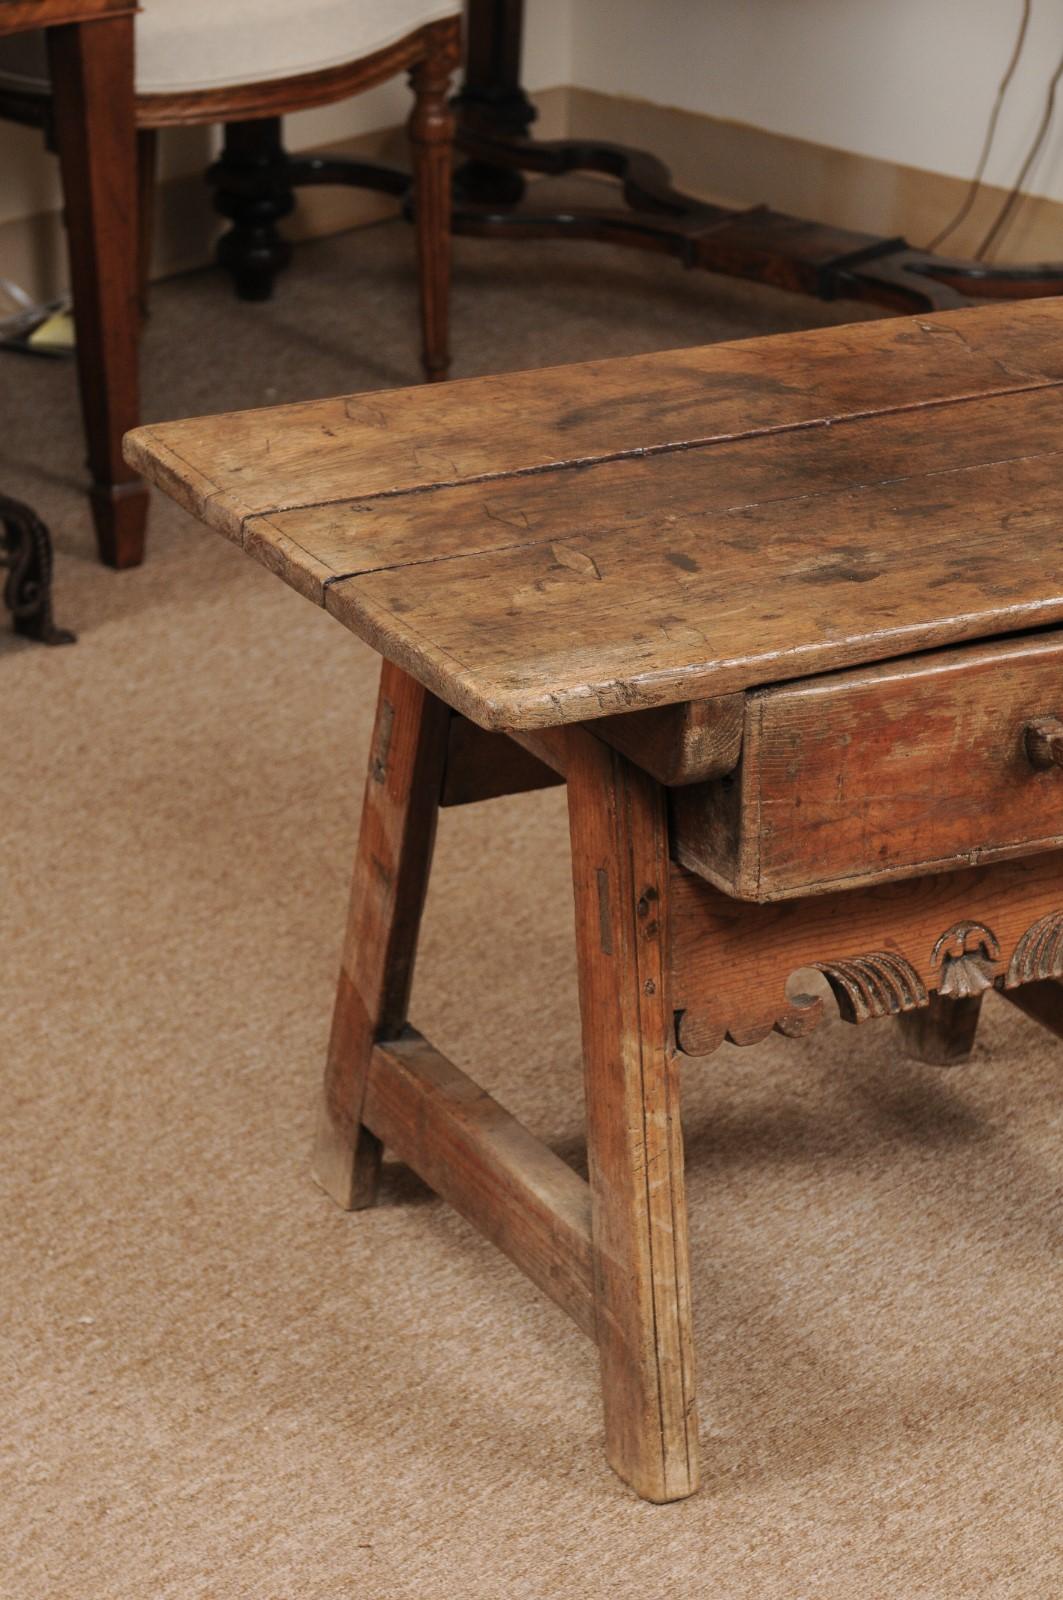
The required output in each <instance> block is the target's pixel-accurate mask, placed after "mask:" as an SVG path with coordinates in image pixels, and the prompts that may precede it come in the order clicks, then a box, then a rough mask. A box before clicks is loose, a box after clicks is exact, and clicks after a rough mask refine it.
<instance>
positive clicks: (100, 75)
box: [48, 17, 148, 567]
mask: <svg viewBox="0 0 1063 1600" xmlns="http://www.w3.org/2000/svg"><path fill="white" fill-rule="evenodd" d="M48 50H49V60H50V63H51V74H52V83H53V86H54V96H55V131H56V144H57V146H58V150H59V162H60V166H61V169H62V174H63V204H64V208H65V213H66V225H67V235H68V240H69V245H70V281H71V286H72V288H73V295H74V319H75V323H76V326H77V360H78V379H79V383H80V386H81V409H82V412H83V415H84V419H85V438H86V442H87V445H88V457H89V470H90V472H91V474H92V489H91V499H92V512H93V517H94V520H95V523H96V540H97V544H98V546H99V551H100V559H101V560H102V561H105V562H107V563H108V565H109V566H112V567H135V566H136V565H137V564H138V563H139V562H140V561H142V560H143V558H144V530H145V525H146V522H147V514H148V488H147V484H145V483H144V482H143V481H142V480H141V479H140V478H139V477H138V476H137V474H136V473H135V472H134V471H133V468H132V467H131V466H129V465H128V463H127V462H126V460H125V459H124V457H123V455H122V435H123V434H124V433H126V432H127V430H128V429H130V428H135V427H136V425H137V423H138V422H139V421H140V416H139V405H140V401H139V375H138V371H137V362H138V343H139V335H140V314H139V306H138V299H139V281H138V277H139V274H138V261H139V254H140V252H139V248H138V239H139V227H138V219H137V144H136V128H135V122H134V109H133V18H132V17H114V18H110V19H100V20H98V21H94V22H86V23H80V24H69V25H67V26H64V27H58V28H50V29H49V30H48Z"/></svg>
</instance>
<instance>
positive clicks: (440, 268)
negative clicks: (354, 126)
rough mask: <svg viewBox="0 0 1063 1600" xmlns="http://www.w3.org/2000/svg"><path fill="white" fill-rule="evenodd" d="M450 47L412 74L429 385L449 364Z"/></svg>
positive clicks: (424, 353) (424, 343)
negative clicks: (448, 92)
mask: <svg viewBox="0 0 1063 1600" xmlns="http://www.w3.org/2000/svg"><path fill="white" fill-rule="evenodd" d="M450 73H451V58H450V53H449V46H446V44H445V41H444V46H443V47H441V48H440V49H439V50H438V51H437V52H436V53H434V54H432V55H429V56H426V57H425V58H424V60H423V61H419V62H418V63H417V65H416V66H415V67H413V68H412V69H411V71H410V85H411V87H412V89H413V93H414V105H413V111H412V113H411V115H410V123H409V134H410V145H411V147H412V151H413V203H414V222H415V224H416V227H417V272H418V280H419V284H420V297H421V339H422V357H421V358H422V361H423V364H424V373H425V377H426V379H427V380H428V382H429V383H433V382H436V381H438V380H439V379H440V378H445V377H446V375H447V368H448V367H449V366H450V348H449V345H450V331H449V319H450V252H451V244H450V207H451V195H450V181H451V167H452V155H453V149H454V117H453V114H452V112H451V110H450V107H449V106H448V104H447V90H448V88H449V87H450Z"/></svg>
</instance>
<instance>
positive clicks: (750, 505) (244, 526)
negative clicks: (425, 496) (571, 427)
mask: <svg viewBox="0 0 1063 1600" xmlns="http://www.w3.org/2000/svg"><path fill="white" fill-rule="evenodd" d="M647 453H649V452H647ZM653 453H655V454H661V453H662V452H660V451H656V452H653ZM1061 454H1063V451H1059V450H1034V451H1029V452H1027V453H1023V454H1019V455H1014V456H998V457H995V458H994V459H993V460H992V461H978V462H974V463H972V464H971V465H969V466H964V467H933V468H931V469H930V470H929V471H927V472H908V473H899V474H897V476H896V477H892V478H876V479H874V480H872V481H869V482H866V483H846V484H839V485H838V486H837V487H835V488H831V489H821V490H815V491H812V492H810V493H808V494H791V495H779V496H777V497H776V498H775V499H765V500H748V501H742V502H741V503H737V504H735V505H733V506H723V507H721V509H720V510H719V511H713V512H710V513H709V514H708V518H707V520H708V521H709V522H710V523H712V522H716V521H718V520H719V521H722V520H723V519H724V518H725V517H732V516H737V515H738V514H739V512H743V511H759V510H766V509H768V508H769V507H776V506H779V507H782V506H794V505H798V504H810V503H811V502H812V501H814V500H823V501H827V500H830V499H832V498H834V497H837V496H840V495H854V494H864V493H867V492H869V491H871V490H874V489H889V488H893V487H895V486H897V485H899V484H903V483H916V482H919V481H920V480H925V481H929V480H931V479H933V478H946V477H958V476H959V475H960V474H961V473H964V472H985V471H988V470H990V469H991V468H994V467H1008V466H1015V465H1017V464H1021V463H1023V462H1027V461H1049V460H1051V459H1052V458H1053V457H1055V456H1059V455H1061ZM617 459H625V460H628V459H631V457H623V458H617ZM605 464H607V462H606V461H604V460H603V461H602V462H598V461H595V462H591V463H581V465H590V466H599V465H605ZM531 470H533V469H529V474H530V472H531ZM534 470H535V471H539V470H540V469H538V468H536V469H534ZM542 470H545V469H542ZM529 474H519V476H527V475H529ZM515 476H518V475H517V474H515ZM479 481H481V480H479V479H475V478H467V479H464V480H462V481H461V482H460V483H453V484H439V485H437V487H438V488H440V489H462V488H465V487H467V486H474V485H475V484H476V483H477V482H479ZM404 492H405V491H400V493H404ZM352 503H354V502H353V501H351V500H345V501H343V500H340V501H329V502H328V504H330V505H347V504H352ZM357 503H358V504H359V505H360V504H362V503H363V502H362V500H361V499H360V498H359V499H358V500H357ZM314 509H315V507H313V506H293V507H289V508H287V510H288V512H291V511H312V510H314ZM285 514H287V512H285V511H284V509H283V508H282V509H281V511H280V512H273V511H255V512H252V513H249V514H248V516H246V517H245V518H244V519H243V521H242V522H241V524H240V542H241V545H244V544H246V537H247V530H248V529H249V528H250V526H251V524H252V523H254V522H266V523H268V522H269V521H270V518H271V517H274V516H277V515H285ZM270 525H271V526H274V525H273V524H270ZM274 531H275V532H276V533H277V534H279V535H280V536H281V537H282V538H285V539H288V540H290V542H291V543H292V544H293V545H295V546H297V548H298V549H301V550H302V549H304V546H302V545H299V544H298V541H297V540H295V539H293V538H292V537H291V535H290V534H288V533H285V532H284V531H283V529H281V528H279V527H275V526H274ZM608 531H613V532H615V531H616V530H608ZM608 531H607V533H608ZM607 533H606V534H601V535H599V537H607ZM573 537H575V535H571V534H570V535H560V536H558V535H556V534H554V535H550V534H547V535H544V536H543V537H541V538H537V539H516V540H514V541H513V543H512V544H500V545H488V546H484V547H483V548H481V549H476V550H455V551H452V552H451V554H449V555H434V556H422V557H420V558H418V559H415V560H406V561H391V562H385V563H384V564H383V565H382V566H376V567H353V568H352V569H351V570H350V571H349V572H335V571H334V572H333V573H332V575H331V576H330V577H327V578H323V579H322V580H321V582H322V587H323V588H326V589H328V588H330V587H331V586H332V585H333V584H334V583H344V582H346V581H347V580H348V579H351V578H372V577H376V576H378V575H379V574H381V573H385V572H405V571H407V570H410V569H412V568H414V567H435V566H445V565H446V564H447V563H448V562H452V561H477V560H486V559H487V558H488V557H494V556H505V555H512V554H513V553H514V552H516V551H519V550H536V549H541V548H543V547H545V546H549V545H554V544H558V543H561V544H565V543H567V542H569V541H570V540H571V539H572V538H573ZM305 554H306V556H307V559H308V560H315V561H321V557H320V556H313V555H312V554H311V552H310V551H305ZM323 564H324V563H323V562H322V565H323Z"/></svg>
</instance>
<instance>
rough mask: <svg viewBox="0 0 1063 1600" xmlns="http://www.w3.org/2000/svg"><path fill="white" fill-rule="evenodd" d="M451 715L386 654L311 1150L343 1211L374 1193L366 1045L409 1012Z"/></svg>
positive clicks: (390, 1033)
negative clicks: (365, 1110) (366, 1116)
mask: <svg viewBox="0 0 1063 1600" xmlns="http://www.w3.org/2000/svg"><path fill="white" fill-rule="evenodd" d="M449 726H450V712H449V710H448V709H447V707H446V706H445V705H443V703H442V701H440V700H437V699H436V698H435V696H434V695H431V694H429V692H428V690H427V689H423V688H422V687H421V685H420V684H419V683H416V682H415V681H414V680H413V679H412V678H410V677H407V675H406V674H405V673H404V672H402V671H401V670H400V668H398V667H396V666H393V665H392V664H391V663H390V662H385V663H384V667H383V670H382V672H381V676H380V695H379V699H378V701H377V713H376V725H375V727H374V730H373V743H372V747H371V751H370V757H369V773H368V776H367V777H366V784H365V798H364V801H363V804H362V824H361V832H360V834H359V838H358V853H357V855H356V857H355V866H354V879H353V882H352V884H351V900H350V913H349V916H348V921H347V933H346V937H345V939H344V946H343V962H342V969H341V972H340V980H339V986H338V988H337V991H336V1004H335V1009H334V1011H333V1017H332V1033H331V1037H330V1039H329V1048H328V1058H327V1061H326V1066H325V1085H324V1091H323V1095H322V1103H321V1111H320V1116H319V1119H318V1133H317V1143H316V1147H315V1154H314V1172H315V1175H316V1177H317V1180H318V1182H319V1183H320V1184H321V1187H322V1188H323V1189H325V1190H326V1191H327V1192H328V1193H329V1194H330V1195H331V1196H332V1198H333V1199H334V1200H335V1201H336V1202H337V1203H338V1204H339V1205H341V1206H343V1207H344V1208H345V1209H346V1210H348V1211H351V1210H356V1209H358V1208H360V1207H362V1206H368V1205H372V1203H373V1201H374V1199H375V1198H376V1187H377V1177H378V1173H379V1166H380V1146H379V1144H378V1142H377V1140H376V1139H375V1138H374V1137H373V1135H372V1134H371V1133H370V1132H369V1130H368V1128H366V1127H365V1126H364V1125H363V1123H362V1118H361V1112H362V1102H363V1099H364V1096H365V1087H366V1075H367V1073H368V1070H369V1059H370V1056H371V1054H372V1050H373V1046H374V1044H375V1043H376V1042H377V1041H378V1040H386V1039H394V1038H396V1037H397V1036H398V1035H399V1034H400V1033H401V1031H402V1029H403V1026H404V1024H405V1022H406V1012H407V1007H408V1005H409V997H410V985H411V983H412V981H413V962H414V956H415V954H416V950H417V935H418V932H419V929H420V925H421V912H422V910H423V907H424V898H425V893H426V891H427V888H428V874H429V870H430V868H431V864H432V848H433V845H434V842H435V831H436V818H437V816H438V812H439V797H440V794H441V792H442V787H443V770H444V765H445V762H446V753H447V733H448V729H449Z"/></svg>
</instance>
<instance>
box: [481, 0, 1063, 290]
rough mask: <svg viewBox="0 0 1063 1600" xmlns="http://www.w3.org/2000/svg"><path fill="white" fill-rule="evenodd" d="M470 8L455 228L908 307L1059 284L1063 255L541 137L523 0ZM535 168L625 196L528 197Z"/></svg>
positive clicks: (490, 0) (638, 154)
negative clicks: (984, 258) (702, 177)
mask: <svg viewBox="0 0 1063 1600" xmlns="http://www.w3.org/2000/svg"><path fill="white" fill-rule="evenodd" d="M465 10H466V34H467V43H466V74H465V83H464V86H463V88H462V91H461V93H460V94H459V96H458V98H457V102H456V104H457V109H458V111H459V123H458V136H457V143H458V148H459V149H460V150H461V151H463V152H464V154H465V155H466V156H467V158H468V159H467V161H466V162H465V164H464V166H463V167H461V168H460V170H459V173H458V179H459V193H458V203H457V207H456V210H455V214H454V231H455V232H456V233H467V234H477V235H491V234H493V235H498V236H501V237H504V238H536V237H537V238H544V237H549V238H573V239H601V240H608V241H609V242H610V243H613V244H623V245H630V246H634V247H635V248H637V249H642V250H656V251H659V252H660V253H662V254H665V255H672V256H675V257H677V258H678V260H680V261H681V262H682V264H683V265H684V266H686V267H702V268H704V269H705V270H706V271H708V272H721V273H725V274H727V275H728V276H730V277H735V278H750V279H752V280H754V281H755V282H757V283H770V284H773V285H775V286H776V287H777V288H781V289H790V290H794V291H797V292H798V293H802V294H813V295H817V296H818V297H819V298H820V299H823V300H834V299H849V300H866V301H869V302H872V303H874V304H877V305H884V306H890V307H892V308H893V309H894V310H896V311H898V312H901V313H913V312H921V311H934V310H938V311H944V310H952V309H957V308H959V307H962V306H965V305H969V304H971V303H972V302H977V301H980V300H986V299H1030V298H1034V297H1037V296H1040V295H1055V294H1060V293H1063V262H1044V263H1039V264H1037V265H1033V266H1023V267H993V266H987V265H985V264H984V263H982V262H978V261H962V260H951V259H948V258H947V257H944V256H938V255H935V254H933V252H931V251H928V250H918V249H914V248H913V247H912V246H911V245H909V244H908V242H907V240H905V239H903V238H900V237H895V238H882V237H880V236H877V235H874V234H868V233H855V232H853V231H851V230H850V229H847V228H833V227H830V226H828V225H826V224H824V223H819V222H808V221H805V220H803V219H802V218H800V217H791V216H787V215H786V214H785V213H784V212H779V211H773V210H772V209H771V208H770V207H769V206H764V205H756V206H750V207H747V208H743V209H737V210H735V209H731V208H729V207H727V206H717V205H710V204H708V203H707V202H705V201H701V200H695V199H694V198H692V197H691V196H690V195H685V194H682V193H681V192H680V191H679V190H678V189H676V188H674V187H673V185H672V181H671V174H670V173H669V171H668V168H667V167H666V166H665V165H664V163H663V162H662V161H659V160H658V159H657V157H656V156H653V155H651V154H649V153H648V152H646V151H643V150H634V149H631V148H629V147H628V146H626V145H619V144H608V143H604V142H602V141H598V140H581V139H556V140H549V141H538V140H535V139H531V138H529V136H528V134H529V129H530V128H531V125H532V123H533V121H534V120H535V116H536V110H535V107H534V105H533V104H532V102H531V100H530V99H529V98H528V96H527V94H526V93H525V91H524V89H523V87H522V86H521V83H520V43H521V23H522V12H523V4H522V0H466V8H465ZM525 172H535V173H545V174H549V175H552V176H560V175H562V174H571V173H579V172H587V173H602V174H607V175H608V176H609V177H612V178H617V179H619V180H620V183H621V186H622V191H621V192H622V203H621V204H619V205H615V206H602V207H591V206H576V207H571V206H568V205H551V204H550V203H549V201H545V202H542V203H540V202H539V201H538V199H537V202H536V203H535V204H534V205H528V204H526V203H524V190H525V185H524V180H523V176H522V174H523V173H525Z"/></svg>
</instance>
